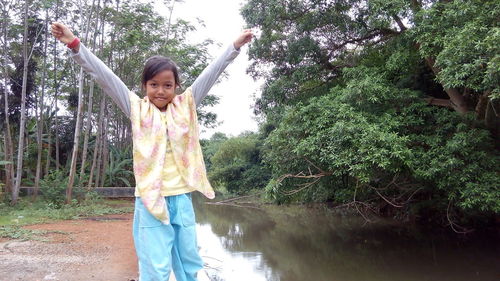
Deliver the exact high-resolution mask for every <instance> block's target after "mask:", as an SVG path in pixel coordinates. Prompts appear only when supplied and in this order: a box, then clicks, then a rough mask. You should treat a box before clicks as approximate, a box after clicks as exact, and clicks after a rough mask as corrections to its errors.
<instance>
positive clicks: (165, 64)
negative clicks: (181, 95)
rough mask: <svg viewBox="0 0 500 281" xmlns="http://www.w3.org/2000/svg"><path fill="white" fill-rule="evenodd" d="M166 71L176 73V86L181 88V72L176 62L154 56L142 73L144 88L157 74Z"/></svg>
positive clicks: (147, 62)
mask: <svg viewBox="0 0 500 281" xmlns="http://www.w3.org/2000/svg"><path fill="white" fill-rule="evenodd" d="M164 70H170V71H172V72H173V73H174V78H175V84H176V86H181V81H180V79H179V71H178V70H177V65H176V64H175V62H174V61H172V60H171V59H169V58H167V57H164V56H152V57H150V58H149V59H148V60H147V61H146V64H145V65H144V70H143V71H142V87H144V86H145V85H146V82H148V81H149V80H151V79H152V78H153V77H154V76H155V75H156V74H158V73H160V72H162V71H164Z"/></svg>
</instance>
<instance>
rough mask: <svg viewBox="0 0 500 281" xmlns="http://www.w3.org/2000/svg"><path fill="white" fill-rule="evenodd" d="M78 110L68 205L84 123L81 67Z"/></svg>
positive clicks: (68, 188)
mask: <svg viewBox="0 0 500 281" xmlns="http://www.w3.org/2000/svg"><path fill="white" fill-rule="evenodd" d="M78 80H79V81H78V109H77V115H76V125H75V136H74V138H73V152H72V153H71V166H70V170H69V179H68V187H67V189H66V204H69V203H71V199H72V198H71V197H72V193H73V183H74V181H75V173H76V161H77V156H78V143H79V140H80V131H81V126H82V125H81V123H82V120H81V119H82V111H83V110H82V109H83V101H82V96H83V68H81V67H80V75H79V78H78Z"/></svg>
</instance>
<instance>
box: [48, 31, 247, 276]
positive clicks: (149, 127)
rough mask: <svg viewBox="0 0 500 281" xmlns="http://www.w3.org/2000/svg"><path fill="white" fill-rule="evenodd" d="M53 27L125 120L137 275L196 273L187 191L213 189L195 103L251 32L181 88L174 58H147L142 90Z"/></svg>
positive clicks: (198, 263)
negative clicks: (129, 142) (130, 149)
mask: <svg viewBox="0 0 500 281" xmlns="http://www.w3.org/2000/svg"><path fill="white" fill-rule="evenodd" d="M51 28H52V34H53V36H54V37H56V38H57V39H58V40H59V41H61V42H62V43H64V44H66V45H67V46H68V48H69V49H71V51H72V54H71V56H72V57H73V60H74V61H75V62H76V63H78V64H79V65H81V66H82V68H83V69H84V70H85V71H86V72H88V73H89V74H90V75H91V76H92V77H93V78H94V79H95V80H96V82H97V83H98V84H99V85H100V86H101V88H102V89H103V90H104V92H105V93H106V94H108V95H109V96H110V97H111V99H112V100H113V101H114V102H115V103H116V104H117V105H118V107H119V108H120V109H121V110H122V111H123V112H124V113H125V115H127V116H128V117H130V120H131V123H132V138H133V160H134V176H135V179H136V188H135V196H136V200H135V212H134V222H133V237H134V244H135V249H136V253H137V257H138V261H139V277H140V281H166V280H168V279H169V276H170V271H171V270H173V271H174V273H175V277H176V279H177V280H178V281H193V280H197V277H196V275H197V272H198V271H199V270H200V269H201V268H202V267H203V262H202V260H201V257H200V256H199V254H198V246H197V242H196V232H195V218H194V211H193V205H192V202H191V192H193V191H195V190H198V191H200V192H202V193H203V194H204V195H205V196H206V197H208V198H210V199H213V198H214V197H215V195H214V192H213V190H212V187H211V186H210V184H209V183H208V180H207V177H206V171H205V166H204V162H203V156H202V155H201V148H200V144H199V139H198V124H197V117H196V106H197V105H199V104H200V103H201V100H202V99H203V98H204V97H205V96H206V95H207V93H208V91H209V90H210V88H211V87H212V85H213V84H214V83H215V81H216V80H217V78H218V77H219V75H220V74H221V73H222V71H223V70H224V69H225V68H226V66H227V65H228V64H229V63H231V62H232V61H233V60H234V58H235V57H236V56H237V55H238V54H239V50H240V48H241V47H242V46H243V45H245V44H246V43H248V42H250V40H251V39H252V36H253V34H252V32H251V31H250V30H245V31H244V32H243V33H242V34H241V35H240V36H239V37H238V38H237V39H236V40H235V41H234V43H233V44H231V45H230V46H228V47H227V48H226V50H225V51H224V53H223V54H222V55H221V56H220V57H219V58H217V59H216V60H215V61H214V62H212V63H211V64H210V65H209V66H208V67H207V68H206V69H205V70H204V71H203V72H202V73H201V75H200V76H199V77H198V78H197V79H196V81H195V82H194V83H193V85H192V86H191V87H189V88H187V89H186V90H185V91H184V93H182V94H181V95H176V94H175V90H176V89H177V88H179V87H180V86H181V83H180V81H179V73H178V70H177V66H176V65H175V63H174V62H173V61H171V60H170V59H168V58H166V57H162V56H154V57H151V58H149V59H148V60H147V61H146V65H145V66H144V70H143V72H142V81H141V82H142V83H141V86H142V89H143V90H144V91H145V92H146V96H145V97H144V98H142V99H141V98H139V97H138V96H137V95H136V94H135V93H132V92H130V91H129V89H128V88H127V87H126V86H125V84H124V83H123V82H122V81H121V80H120V79H119V78H118V77H117V76H116V75H115V74H114V73H113V72H112V71H111V70H110V69H109V68H108V67H107V66H106V65H104V63H103V62H102V61H101V60H100V59H98V58H97V57H96V56H94V55H93V54H92V53H91V52H90V51H89V50H88V49H87V48H86V47H85V46H84V45H83V44H82V43H80V41H79V39H78V38H77V37H75V36H74V35H73V33H72V32H71V31H70V30H69V29H68V27H66V26H65V25H63V24H61V23H57V22H55V23H52V26H51Z"/></svg>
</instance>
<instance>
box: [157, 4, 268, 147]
mask: <svg viewBox="0 0 500 281" xmlns="http://www.w3.org/2000/svg"><path fill="white" fill-rule="evenodd" d="M157 2H158V3H161V2H163V1H158V0H157ZM243 2H244V0H204V1H200V0H185V1H184V3H175V6H174V12H173V15H172V16H173V17H174V18H182V19H184V20H187V21H189V22H190V23H191V24H193V25H195V26H196V28H197V31H196V32H192V33H190V34H189V35H188V40H190V42H192V43H199V42H201V41H203V40H204V39H207V38H210V39H212V40H214V41H215V42H216V43H221V44H222V47H218V46H213V48H210V49H209V52H210V54H211V55H212V57H213V58H215V57H217V56H218V55H219V54H220V53H221V52H222V51H223V49H224V48H225V46H227V45H228V44H231V43H232V42H234V40H235V39H236V38H237V37H238V35H240V33H241V31H242V30H243V29H244V28H245V21H244V20H243V18H242V17H241V15H240V12H239V10H240V7H241V6H242V5H243ZM158 5H163V4H158ZM165 16H167V14H165ZM197 18H199V19H201V20H203V22H204V24H205V27H203V26H202V25H200V24H198V21H197ZM247 52H248V46H244V47H242V48H241V52H240V54H239V56H238V57H237V58H236V59H235V60H234V61H233V63H232V64H230V65H229V66H228V67H227V68H226V72H227V73H228V78H226V79H223V80H222V81H221V82H220V83H219V84H217V85H215V86H214V87H213V88H212V89H211V90H210V94H215V95H217V96H219V97H220V103H219V104H218V105H217V106H215V107H213V108H212V109H211V111H213V112H215V113H216V114H217V120H218V121H219V122H222V124H220V125H219V126H217V127H216V128H215V129H206V128H201V129H202V131H204V132H202V133H201V137H202V138H209V137H210V136H211V135H212V134H213V133H215V132H223V133H226V134H227V135H232V136H236V135H238V134H239V133H241V132H243V131H256V130H257V122H256V121H255V120H254V118H255V116H254V115H253V109H252V107H253V104H254V94H255V93H257V94H258V93H259V89H260V85H261V84H262V82H255V81H254V80H253V79H252V78H251V77H250V76H249V75H248V74H246V69H247V67H248V66H249V65H250V63H249V61H248V55H247Z"/></svg>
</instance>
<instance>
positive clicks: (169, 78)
mask: <svg viewBox="0 0 500 281" xmlns="http://www.w3.org/2000/svg"><path fill="white" fill-rule="evenodd" d="M176 87H177V84H175V77H174V73H173V72H172V71H171V70H163V71H162V72H160V73H158V74H156V75H155V76H153V78H151V79H150V80H148V81H146V95H147V96H148V98H149V101H151V102H152V103H153V104H154V105H156V107H158V108H159V109H160V111H165V110H167V105H168V104H169V103H170V102H171V101H172V99H173V98H174V97H175V88H176Z"/></svg>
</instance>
